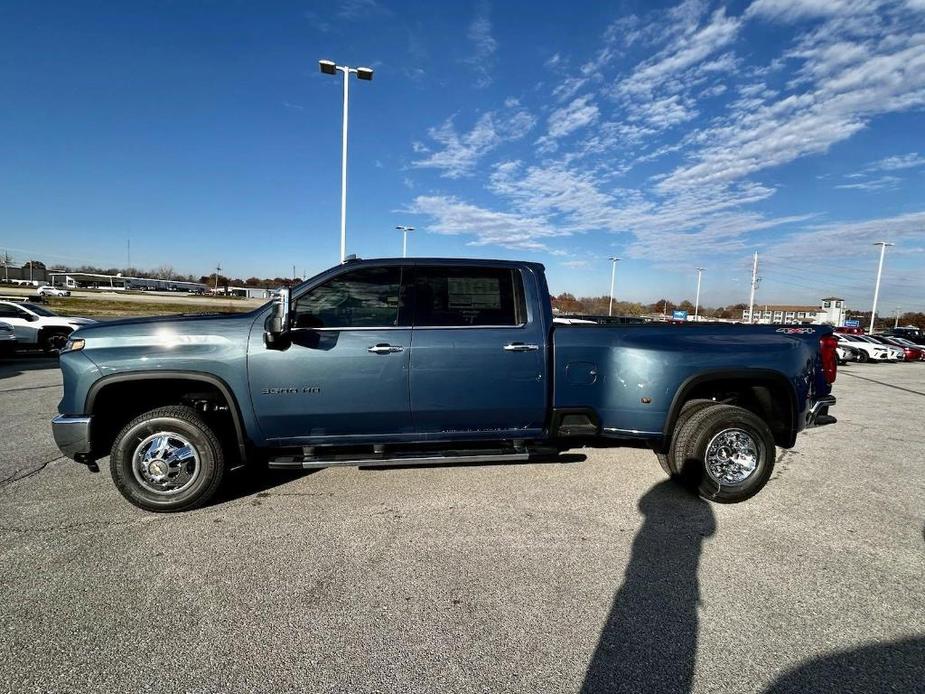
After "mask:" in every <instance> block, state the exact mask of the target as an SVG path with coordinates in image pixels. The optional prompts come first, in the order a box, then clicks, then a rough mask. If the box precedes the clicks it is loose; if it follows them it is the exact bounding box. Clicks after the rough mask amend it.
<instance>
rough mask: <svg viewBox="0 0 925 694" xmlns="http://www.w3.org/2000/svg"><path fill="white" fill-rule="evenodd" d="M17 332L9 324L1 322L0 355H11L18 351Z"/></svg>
mask: <svg viewBox="0 0 925 694" xmlns="http://www.w3.org/2000/svg"><path fill="white" fill-rule="evenodd" d="M16 342H17V340H16V330H15V329H14V328H13V326H12V325H10V324H9V323H3V322H0V354H9V353H10V352H12V351H13V350H14V349H16Z"/></svg>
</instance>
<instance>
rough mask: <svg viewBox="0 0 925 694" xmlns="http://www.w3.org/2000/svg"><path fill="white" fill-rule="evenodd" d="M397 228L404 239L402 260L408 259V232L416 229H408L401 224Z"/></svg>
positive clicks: (402, 240)
mask: <svg viewBox="0 0 925 694" xmlns="http://www.w3.org/2000/svg"><path fill="white" fill-rule="evenodd" d="M395 228H396V229H398V231H400V232H401V233H402V239H401V257H402V258H407V257H408V232H409V231H414V227H406V226H405V225H404V224H399V225H398V226H397V227H395Z"/></svg>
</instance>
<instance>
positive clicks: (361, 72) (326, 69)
mask: <svg viewBox="0 0 925 694" xmlns="http://www.w3.org/2000/svg"><path fill="white" fill-rule="evenodd" d="M318 67H320V68H321V72H323V73H324V74H325V75H336V74H337V71H338V70H340V71H341V72H342V73H344V130H343V142H342V146H341V164H340V262H344V260H345V259H346V257H347V113H348V110H349V92H350V75H351V74H354V75H356V76H357V79H361V80H366V81H367V82H368V81H369V80H371V79H372V78H373V71H372V69H371V68H368V67H348V66H347V65H337V64H335V63H334V62H333V61H331V60H319V61H318Z"/></svg>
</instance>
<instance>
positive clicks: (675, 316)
mask: <svg viewBox="0 0 925 694" xmlns="http://www.w3.org/2000/svg"><path fill="white" fill-rule="evenodd" d="M671 319H672V320H687V311H672V312H671Z"/></svg>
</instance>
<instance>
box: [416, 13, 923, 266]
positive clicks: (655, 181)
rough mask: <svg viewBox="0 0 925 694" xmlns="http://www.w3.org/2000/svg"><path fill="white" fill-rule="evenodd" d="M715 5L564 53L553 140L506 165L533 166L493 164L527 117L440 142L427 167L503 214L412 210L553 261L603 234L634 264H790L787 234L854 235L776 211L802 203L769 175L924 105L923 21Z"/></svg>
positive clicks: (479, 209)
mask: <svg viewBox="0 0 925 694" xmlns="http://www.w3.org/2000/svg"><path fill="white" fill-rule="evenodd" d="M915 1H916V2H918V1H920V0H915ZM921 1H923V2H925V0H921ZM713 7H715V5H713V6H712V7H711V3H709V2H708V0H688V1H687V2H684V3H682V5H680V6H678V7H676V8H673V9H671V10H668V11H662V10H659V11H654V12H649V13H647V14H645V15H643V16H641V17H629V18H626V17H624V18H621V19H620V20H618V21H617V22H615V23H613V24H612V25H610V26H609V27H608V28H607V29H606V30H605V32H604V35H603V37H602V40H601V44H600V45H599V46H597V47H592V49H591V50H590V51H589V55H590V58H588V59H587V61H586V62H585V63H583V64H581V63H579V62H577V60H578V59H577V58H575V57H572V56H569V57H568V58H566V57H565V56H564V55H563V54H561V53H553V54H552V56H551V57H550V58H549V60H548V61H547V67H548V68H549V69H550V73H548V74H546V75H544V80H550V79H554V78H558V82H553V83H551V84H549V85H548V86H546V85H542V86H538V87H537V89H536V92H537V94H540V95H545V96H546V97H547V99H550V97H551V101H552V105H551V106H549V111H548V115H547V117H546V130H545V132H543V133H542V136H541V137H539V139H537V140H535V144H537V145H538V146H537V148H536V149H535V150H533V151H526V152H525V151H524V148H523V147H521V148H519V149H517V148H511V150H513V151H511V152H505V154H507V155H508V156H509V157H514V156H519V157H523V158H524V160H523V161H522V162H521V161H504V162H503V163H500V164H494V165H493V166H491V168H488V167H487V166H486V164H489V165H490V164H491V162H490V161H486V160H487V159H488V157H486V155H487V154H488V153H489V152H493V151H495V150H497V149H498V148H499V147H500V145H501V144H502V143H504V142H507V141H509V140H513V139H518V137H519V136H520V135H519V134H514V133H512V132H511V131H510V130H509V129H505V128H504V127H500V124H501V121H502V119H503V117H507V116H502V113H508V115H509V113H512V112H515V111H518V110H520V109H521V108H522V107H520V105H519V104H514V103H510V104H508V105H507V107H506V108H507V109H508V111H507V112H499V113H488V114H483V115H482V116H481V118H480V119H479V120H478V122H477V123H476V124H475V126H474V127H473V128H472V130H471V131H468V132H458V131H457V129H456V127H455V124H454V121H453V120H452V119H450V120H448V121H447V122H446V123H444V124H443V126H441V127H440V128H435V129H434V130H433V131H432V133H431V134H432V138H433V139H434V140H435V142H436V143H437V144H438V145H439V146H435V147H432V149H433V150H434V151H431V152H422V154H423V155H426V156H422V157H421V161H418V162H415V164H414V165H415V166H419V167H431V168H437V169H439V170H440V171H441V173H442V175H443V176H444V177H448V178H456V177H459V176H465V175H468V174H471V173H474V172H475V171H476V170H477V168H478V170H479V172H480V173H481V172H486V173H487V175H485V176H483V179H482V180H484V181H485V189H486V191H487V193H488V194H490V195H492V196H494V201H493V202H488V203H486V202H484V201H482V200H481V199H480V201H479V204H477V205H476V204H471V203H470V202H468V201H466V200H465V199H463V198H462V197H461V196H460V197H456V196H453V195H431V196H419V197H418V198H416V199H415V203H414V206H413V207H414V211H415V212H416V213H418V214H427V215H429V216H430V217H431V218H432V219H433V220H434V221H435V223H436V225H437V226H438V227H439V228H440V230H441V233H455V234H462V235H471V237H472V239H473V242H474V243H477V244H486V243H498V244H499V245H504V246H506V247H514V248H527V249H536V248H540V249H543V250H544V252H546V253H550V254H551V253H554V252H562V251H559V250H557V249H552V248H549V243H550V241H549V240H550V239H552V238H556V237H558V236H560V235H567V234H581V233H594V232H604V233H609V234H613V235H614V243H616V244H617V246H622V248H621V250H620V253H621V254H622V255H625V256H627V257H631V258H632V257H635V258H644V259H646V260H649V261H652V262H656V263H665V264H672V263H674V264H676V263H678V262H687V263H691V262H694V261H695V260H696V261H699V262H707V261H708V260H709V259H712V258H723V259H724V260H726V261H729V260H730V259H733V260H734V259H737V258H739V257H744V256H746V255H747V254H748V252H749V251H751V250H752V249H754V248H755V247H759V248H761V249H762V252H763V253H764V252H774V251H776V250H777V249H778V246H779V243H778V242H776V241H774V240H773V239H776V238H781V235H782V234H787V237H786V239H787V240H786V243H789V244H793V242H794V239H797V238H801V235H802V234H813V235H815V238H816V240H817V241H819V240H820V239H823V238H828V237H827V236H823V235H822V234H823V232H825V234H827V235H830V236H831V237H832V238H834V237H835V236H837V233H836V227H838V225H835V226H832V227H831V228H830V227H828V226H825V225H819V224H814V222H817V221H818V219H819V218H820V216H821V215H820V214H818V213H814V212H804V211H803V210H800V213H799V214H787V213H776V214H775V213H773V212H768V211H761V210H765V209H766V208H769V207H771V205H770V204H768V201H769V199H770V198H772V196H775V195H776V196H778V198H782V197H783V196H784V195H785V192H786V191H787V189H786V188H782V189H781V191H780V192H778V190H777V188H776V187H775V186H773V185H768V184H766V183H762V182H761V181H760V180H758V179H759V175H760V174H761V173H762V172H765V171H767V170H769V169H770V168H772V167H777V166H783V165H785V164H788V163H790V162H794V161H797V160H799V159H802V158H806V157H809V156H818V155H821V154H824V153H825V152H826V151H827V150H828V149H829V148H831V147H833V146H834V145H837V144H838V143H842V142H845V141H846V140H849V139H850V138H851V137H852V136H853V135H855V134H856V133H858V132H860V131H862V130H864V129H865V128H867V127H869V126H870V124H871V123H873V122H874V120H875V119H876V118H878V117H879V116H882V115H883V114H887V113H893V112H903V111H910V110H915V109H922V108H923V107H925V30H923V29H925V27H923V25H922V24H921V21H920V16H919V15H916V17H910V15H909V12H908V10H907V9H904V8H903V6H902V4H901V0H884V2H879V0H878V1H877V2H875V1H874V0H831V2H829V1H828V0H827V1H826V2H821V1H820V2H815V1H813V0H809V1H807V2H796V0H756V1H755V2H754V3H752V5H751V7H750V8H749V9H747V10H746V11H745V12H744V13H742V14H740V15H730V14H728V13H727V10H725V9H722V8H721V9H717V10H714V9H713ZM916 18H918V21H917V20H916ZM790 23H792V26H789V25H790ZM769 24H775V27H774V34H775V37H776V39H777V41H778V43H777V44H776V48H775V49H774V50H775V53H774V54H772V55H771V56H769V58H768V62H767V63H766V64H749V63H748V62H747V61H748V60H749V59H754V55H755V52H754V50H753V49H752V48H751V46H744V41H743V37H744V36H746V34H745V31H744V30H745V28H746V27H747V28H748V29H749V32H751V31H752V30H754V31H769V29H768V25H769ZM785 25H786V26H785ZM748 35H749V36H750V35H751V33H749V34H748ZM786 36H790V37H791V38H789V39H787V38H786ZM782 37H783V38H782ZM631 58H632V59H631ZM577 64H580V65H581V67H580V68H578V69H575V67H574V66H575V65H577ZM627 65H628V66H629V67H628V68H626V67H623V66H627ZM618 70H621V71H622V74H619V73H617V71H618ZM615 73H617V74H615ZM551 76H552V77H551ZM547 103H548V101H547ZM528 125H529V127H532V125H533V119H532V117H529V123H528ZM526 129H529V128H526ZM524 130H525V129H524ZM505 133H507V134H505ZM422 149H423V147H422ZM884 154H886V152H885V153H884ZM918 166H925V157H922V156H921V155H918V154H915V153H911V154H901V155H895V156H887V157H885V158H884V159H882V160H880V161H878V162H876V163H874V164H870V165H868V166H866V167H865V168H863V169H860V170H859V171H858V172H856V173H855V174H851V175H846V174H845V173H843V172H839V171H837V170H833V171H832V172H831V177H830V178H829V179H827V181H829V182H828V183H826V184H821V185H825V186H826V187H827V188H829V189H830V191H831V187H832V186H835V187H836V188H838V189H841V190H851V191H876V190H885V189H888V188H890V187H892V186H896V185H898V184H899V183H900V179H899V178H898V175H897V176H893V175H891V174H892V172H895V171H902V170H904V169H913V168H914V167H918ZM837 178H840V179H841V180H840V181H838V180H837ZM830 194H831V193H830ZM776 200H777V198H775V201H776ZM762 203H764V204H763V205H762ZM759 205H760V207H759ZM807 225H809V226H807ZM483 226H484V227H488V228H489V229H490V230H488V231H486V230H485V229H483ZM838 228H841V227H838ZM848 228H849V229H854V228H855V227H853V226H852V225H848ZM491 229H493V230H494V231H491ZM771 230H773V232H772V231H771ZM795 230H799V232H797V231H795ZM852 233H855V232H852ZM920 241H921V242H920V243H919V244H918V245H919V246H921V245H923V243H925V238H920ZM705 255H708V257H705ZM804 257H810V256H809V255H806V256H804ZM568 262H569V263H577V262H580V261H574V260H572V259H569V260H568Z"/></svg>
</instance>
